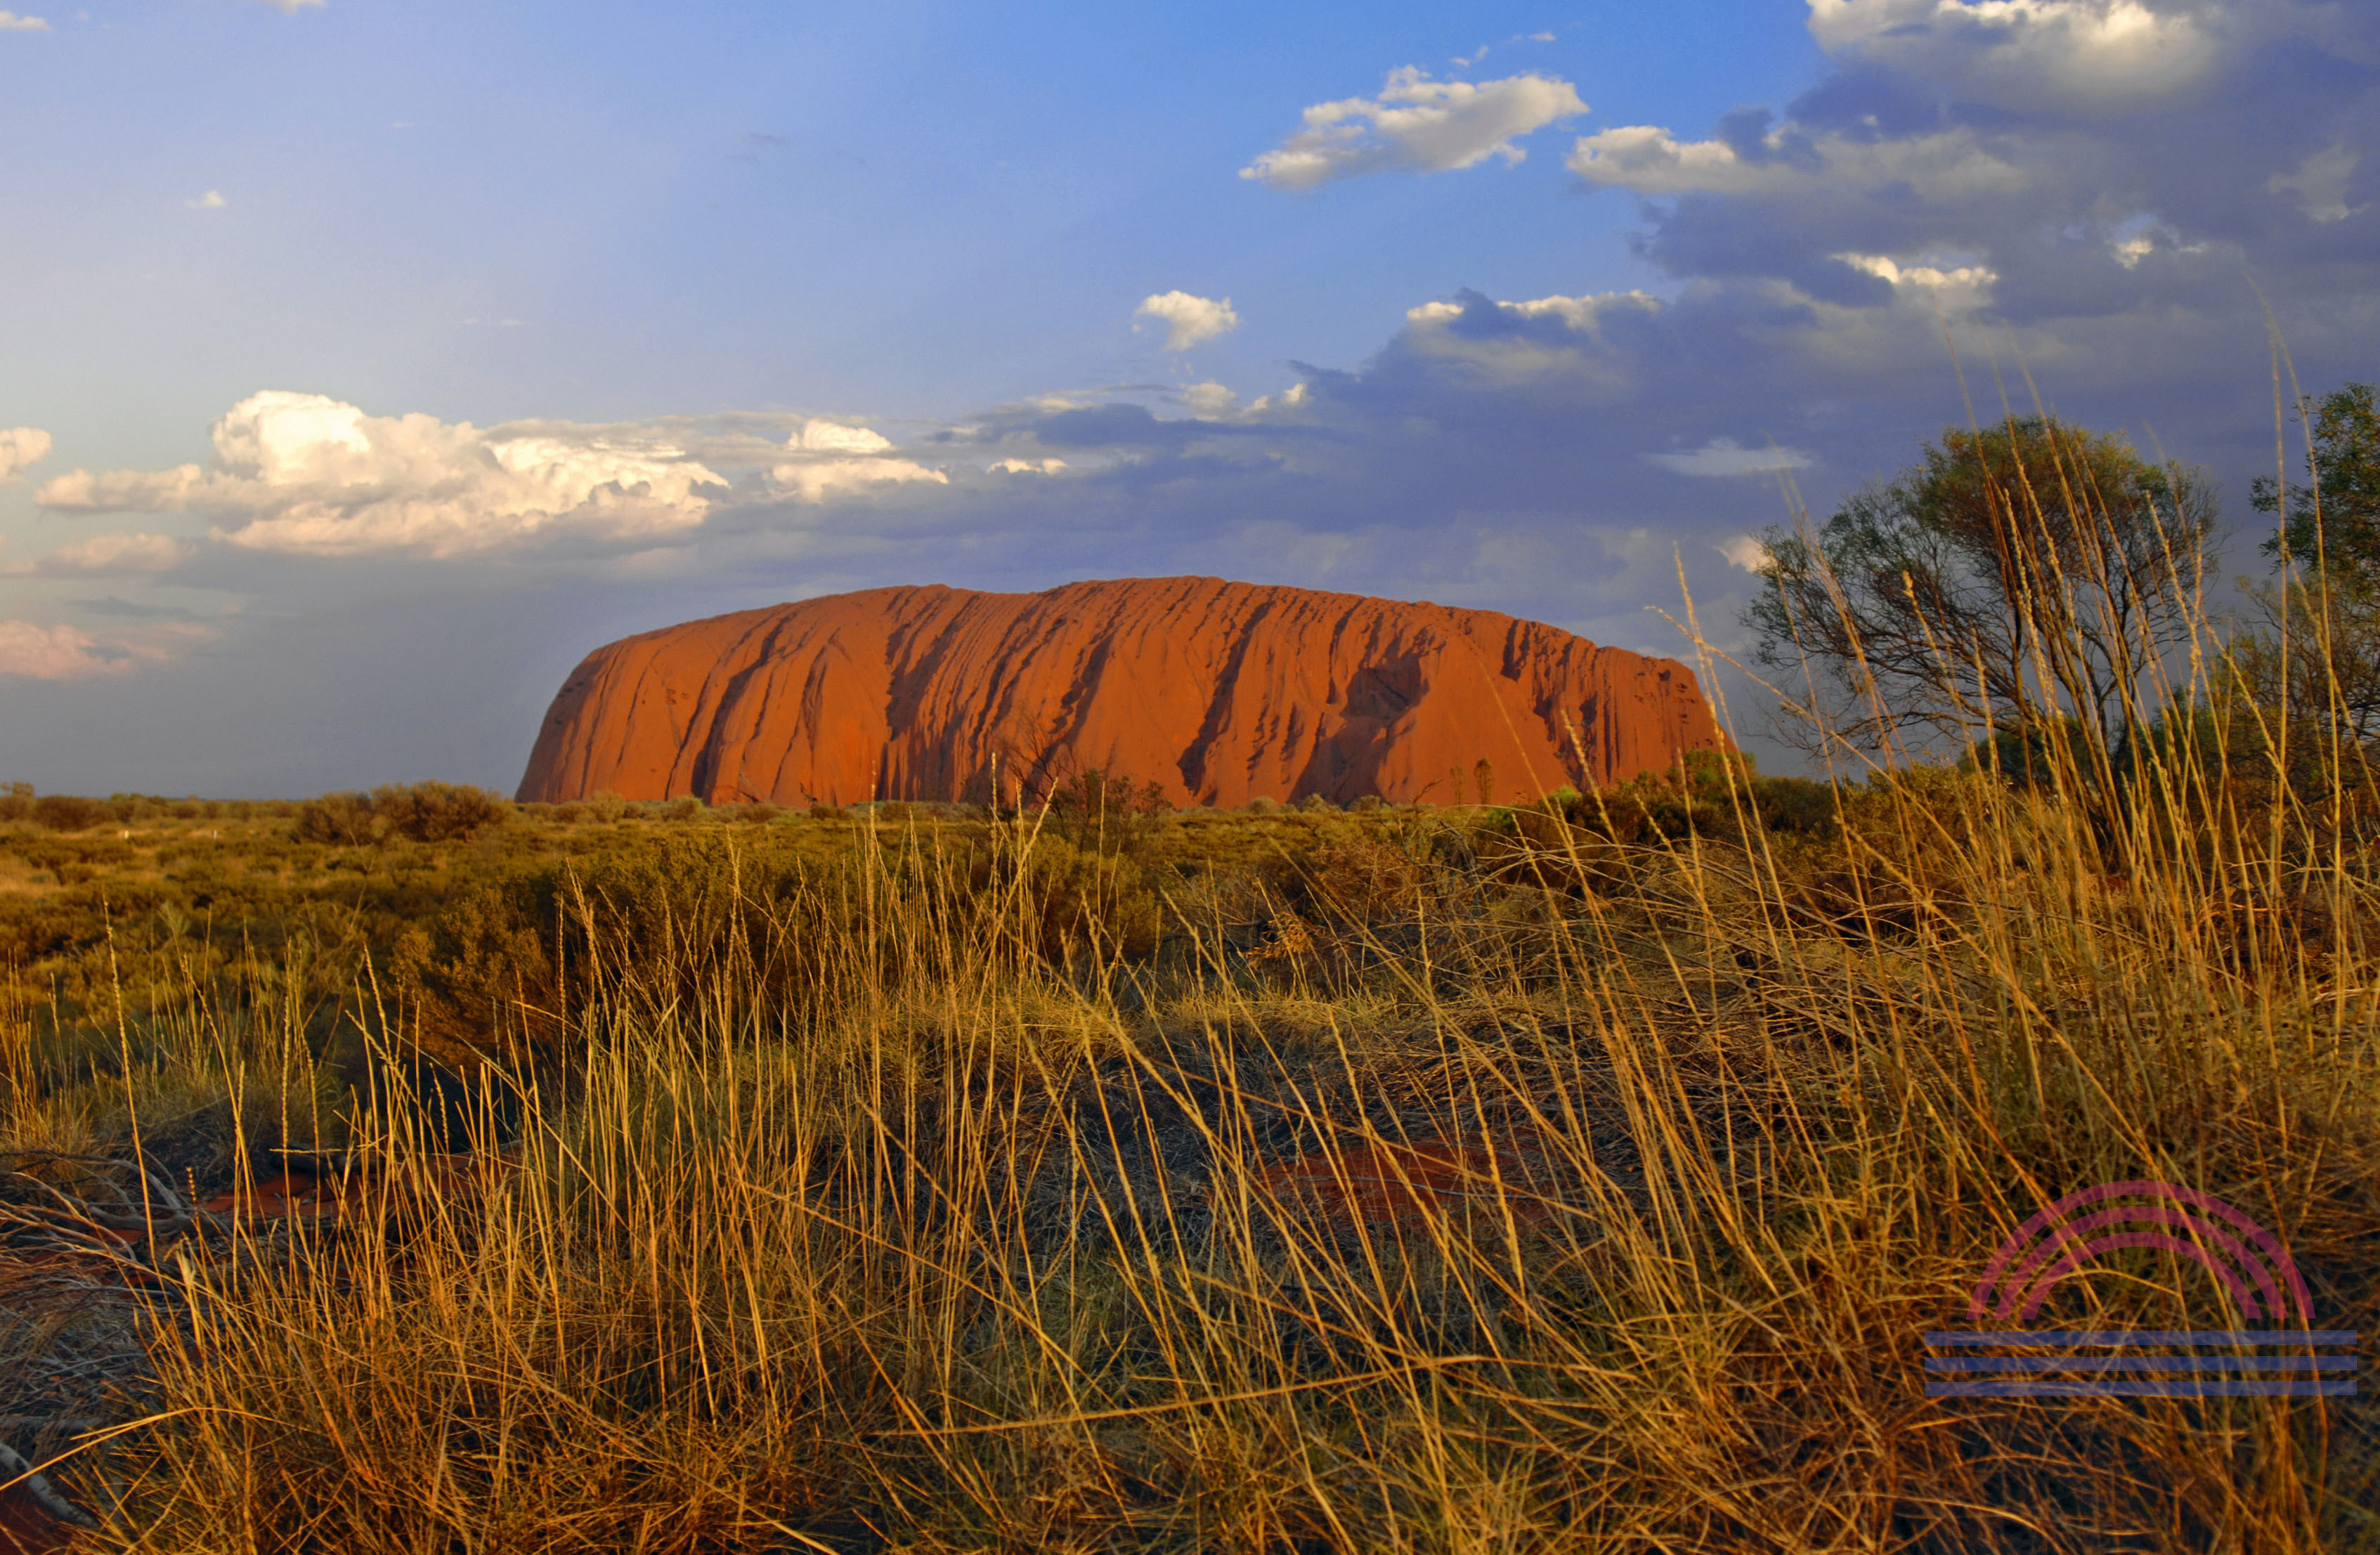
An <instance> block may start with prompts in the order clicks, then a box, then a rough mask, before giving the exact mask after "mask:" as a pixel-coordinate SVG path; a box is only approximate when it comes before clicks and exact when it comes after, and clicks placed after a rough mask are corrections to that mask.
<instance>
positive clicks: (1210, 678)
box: [519, 577, 1725, 807]
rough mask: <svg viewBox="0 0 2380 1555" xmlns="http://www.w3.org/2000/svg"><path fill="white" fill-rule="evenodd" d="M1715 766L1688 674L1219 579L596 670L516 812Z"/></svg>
mask: <svg viewBox="0 0 2380 1555" xmlns="http://www.w3.org/2000/svg"><path fill="white" fill-rule="evenodd" d="M1724 744H1725V740H1724V737H1723V736H1722V735H1720V733H1719V731H1718V726H1717V723H1716V722H1715V720H1714V719H1713V717H1712V714H1711V710H1710V705H1709V703H1708V702H1706V700H1705V699H1704V697H1703V693H1702V688H1701V686H1699V685H1698V684H1697V683H1696V681H1695V678H1694V672H1693V671H1692V670H1690V669H1688V668H1687V667H1686V666H1685V665H1684V664H1682V663H1680V662H1677V661H1675V660H1671V659H1656V658H1650V657H1647V656H1645V655H1644V654H1639V653H1633V652H1630V651H1628V650H1623V649H1616V648H1603V647H1598V646H1597V645H1596V644H1594V643H1592V642H1589V641H1587V640H1586V639H1585V638H1581V637H1578V636H1575V635H1573V634H1572V633H1570V632H1566V631H1562V630H1560V628H1558V627H1554V626H1546V625H1544V624H1542V623H1539V622H1535V621H1524V620H1519V619H1516V618H1514V617H1512V616H1509V615H1502V614H1499V613H1496V612H1493V611H1484V610H1459V609H1453V608H1450V607H1447V606H1444V605H1436V604H1423V603H1404V602H1400V601H1392V600H1378V599H1369V598H1366V597H1364V596H1361V595H1355V594H1336V593H1323V592H1318V591H1316V590H1313V589H1289V588H1281V587H1273V586H1265V585H1257V584H1248V583H1233V582H1226V581H1224V580H1222V579H1220V578H1212V577H1160V578H1127V579H1117V580H1112V581H1106V582H1087V583H1069V584H1066V585H1064V586H1062V587H1061V588H1056V589H1047V590H1045V591H1043V592H1041V593H1038V594H997V593H980V592H975V591H971V590H968V589H949V588H943V587H941V586H939V585H929V586H917V587H904V588H892V589H867V590H864V591H861V592H858V593H850V594H834V595H828V596H825V597H822V598H819V599H811V600H805V601H800V602H798V603H795V604H783V605H777V606H773V607H771V608H768V609H763V610H747V611H740V612H737V613H734V614H730V615H717V616H712V617H710V619H708V620H702V621H691V622H687V623H686V624H685V625H683V626H670V627H664V628H662V630H659V631H652V632H646V633H642V634H640V635H638V636H636V637H631V638H622V639H621V640H620V641H618V642H614V643H611V644H608V645H606V646H604V647H602V648H599V649H597V650H595V651H594V652H592V653H589V655H588V656H587V657H586V659H585V660H584V661H582V662H580V663H579V665H578V667H577V669H576V670H574V671H572V672H571V674H570V677H569V679H568V680H567V681H566V682H565V683H564V685H563V687H562V689H561V691H560V692H559V693H558V694H557V695H556V696H555V697H554V699H553V706H552V707H551V708H550V709H549V710H548V711H547V712H546V716H545V722H544V723H543V724H542V725H541V726H540V729H539V731H538V736H537V744H536V747H535V748H534V750H533V751H532V752H531V754H530V756H529V761H528V771H527V772H526V773H525V774H524V775H523V777H522V779H521V784H520V790H519V796H520V797H521V798H522V799H524V800H546V801H561V800H570V799H582V798H587V797H589V796H593V795H596V794H599V793H604V792H609V793H613V794H617V795H619V796H622V797H623V798H628V799H662V798H674V797H677V796H683V795H693V796H697V797H698V798H702V799H704V800H707V801H709V802H710V803H713V804H732V803H752V802H761V803H770V804H777V805H810V804H828V805H844V804H851V803H856V802H858V801H861V800H868V799H912V800H915V799H976V800H981V799H984V798H987V797H989V796H991V795H992V794H993V793H994V792H995V788H994V785H995V784H997V792H998V793H999V794H1000V795H1001V796H1002V797H1004V798H1013V797H1014V796H1015V795H1016V794H1017V792H1018V791H1019V789H1020V787H1021V788H1022V789H1023V790H1024V791H1025V792H1026V793H1028V794H1030V793H1033V792H1035V791H1037V789H1038V788H1039V787H1040V786H1041V785H1044V784H1048V783H1050V782H1052V781H1062V780H1063V779H1064V778H1065V777H1067V776H1069V775H1072V774H1074V773H1076V772H1087V771H1094V770H1096V771H1103V772H1105V773H1107V774H1108V775H1109V776H1110V777H1112V778H1129V779H1132V780H1135V781H1138V782H1144V783H1154V784H1158V786H1159V787H1160V790H1161V791H1162V792H1163V793H1164V794H1165V796H1167V797H1168V798H1170V799H1171V800H1172V802H1173V803H1175V804H1177V805H1193V804H1195V805H1208V806H1217V807H1233V806H1238V805H1242V804H1245V803H1246V802H1248V801H1249V800H1251V799H1254V798H1257V797H1258V796H1269V797H1272V798H1275V799H1280V800H1283V801H1290V800H1295V799H1300V798H1304V797H1305V796H1308V795H1320V796H1323V797H1324V798H1327V799H1330V800H1332V801H1334V802H1336V803H1340V804H1346V803H1348V802H1351V801H1353V800H1355V799H1358V798H1361V797H1363V796H1366V795H1376V796H1378V797H1380V798H1381V799H1384V800H1387V801H1390V802H1391V803H1408V802H1413V801H1417V800H1435V801H1438V802H1440V803H1445V802H1451V801H1453V800H1456V799H1468V798H1471V797H1473V794H1472V793H1471V792H1470V790H1471V788H1472V786H1473V784H1474V781H1475V780H1474V774H1475V772H1476V771H1477V769H1478V763H1480V762H1482V761H1485V762H1487V763H1488V772H1489V773H1490V774H1491V775H1492V782H1493V784H1494V785H1495V789H1496V793H1497V796H1498V797H1500V798H1507V799H1512V798H1521V799H1525V798H1529V797H1534V796H1537V795H1541V794H1545V793H1549V792H1551V791H1553V790H1555V789H1558V788H1560V787H1563V786H1565V785H1585V784H1597V783H1609V782H1613V781H1617V780H1620V779H1624V778H1628V777H1631V776H1633V775H1635V774H1636V773H1638V772H1641V771H1647V770H1651V769H1658V768H1664V767H1668V766H1669V765H1670V764H1671V763H1672V762H1673V761H1674V760H1675V759H1677V757H1678V756H1679V755H1680V754H1681V753H1682V752H1685V751H1689V750H1699V749H1713V748H1718V747H1722V746H1723V745H1724Z"/></svg>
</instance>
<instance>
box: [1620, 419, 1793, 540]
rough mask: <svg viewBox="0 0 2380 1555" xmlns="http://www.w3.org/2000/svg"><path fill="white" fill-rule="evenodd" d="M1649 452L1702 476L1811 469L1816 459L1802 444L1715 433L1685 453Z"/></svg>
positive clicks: (1683, 471) (1664, 465) (1679, 469)
mask: <svg viewBox="0 0 2380 1555" xmlns="http://www.w3.org/2000/svg"><path fill="white" fill-rule="evenodd" d="M1645 457H1646V458H1648V459H1650V460H1652V461H1653V462H1654V463H1655V464H1657V465H1659V466H1660V467H1661V468H1663V469H1668V470H1675V471H1676V472H1677V473H1678V474H1680V475H1699V476H1725V475H1774V474H1777V473H1778V472H1779V471H1781V470H1789V469H1807V468H1810V466H1811V465H1812V464H1814V463H1815V462H1816V461H1815V460H1814V459H1812V458H1811V457H1810V456H1809V455H1807V454H1804V453H1803V452H1802V451H1801V450H1800V449H1798V448H1780V447H1778V446H1776V445H1775V444H1773V443H1772V444H1769V445H1767V446H1766V447H1757V448H1746V447H1745V446H1743V444H1742V443H1738V442H1736V440H1735V439H1733V438H1731V437H1715V438H1713V439H1711V440H1710V441H1709V442H1708V443H1704V444H1703V445H1702V446H1701V447H1699V448H1694V449H1689V450H1687V451H1685V452H1683V453H1677V454H1647V455H1645ZM1730 543H1732V541H1730ZM1730 554H1731V553H1730ZM1739 565H1740V564H1739Z"/></svg>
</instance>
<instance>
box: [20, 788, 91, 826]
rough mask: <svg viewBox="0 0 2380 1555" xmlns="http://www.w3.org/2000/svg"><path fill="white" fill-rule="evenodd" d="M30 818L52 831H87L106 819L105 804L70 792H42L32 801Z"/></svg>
mask: <svg viewBox="0 0 2380 1555" xmlns="http://www.w3.org/2000/svg"><path fill="white" fill-rule="evenodd" d="M32 818H33V820H34V821H35V823H36V824H38V825H42V826H46V827H48V828H49V829H50V830H51V831H53V832H88V831H90V830H91V828H92V827H94V826H96V825H98V824H99V823H100V822H101V821H103V820H106V819H107V806H106V805H105V804H104V803H103V801H101V800H98V799H78V798H76V797H75V796H73V795H71V794H44V795H42V796H41V797H40V798H38V799H36V800H34V801H33V816H32Z"/></svg>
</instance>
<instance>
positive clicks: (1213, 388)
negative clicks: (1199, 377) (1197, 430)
mask: <svg viewBox="0 0 2380 1555" xmlns="http://www.w3.org/2000/svg"><path fill="white" fill-rule="evenodd" d="M1182 398H1183V400H1184V403H1185V404H1187V405H1188V406H1189V407H1190V414H1191V415H1193V416H1195V417H1196V418H1197V419H1199V420H1202V421H1215V420H1220V419H1222V418H1224V417H1226V416H1229V415H1230V414H1231V413H1232V412H1233V411H1234V410H1237V409H1238V408H1239V407H1240V396H1239V395H1235V394H1233V392H1232V391H1231V390H1229V389H1227V388H1225V387H1224V386H1223V385H1222V384H1220V383H1211V382H1209V383H1193V384H1191V385H1190V386H1189V387H1188V388H1185V389H1184V390H1183V391H1182Z"/></svg>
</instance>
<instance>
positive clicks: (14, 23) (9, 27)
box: [0, 11, 50, 32]
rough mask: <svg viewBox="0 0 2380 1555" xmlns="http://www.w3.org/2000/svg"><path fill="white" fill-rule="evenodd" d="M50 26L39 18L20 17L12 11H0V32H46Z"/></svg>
mask: <svg viewBox="0 0 2380 1555" xmlns="http://www.w3.org/2000/svg"><path fill="white" fill-rule="evenodd" d="M48 30H50V24H49V23H48V22H47V21H45V20H43V19H42V18H40V17H20V16H18V14H17V13H16V12H14V11H0V32H47V31H48Z"/></svg>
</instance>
